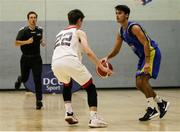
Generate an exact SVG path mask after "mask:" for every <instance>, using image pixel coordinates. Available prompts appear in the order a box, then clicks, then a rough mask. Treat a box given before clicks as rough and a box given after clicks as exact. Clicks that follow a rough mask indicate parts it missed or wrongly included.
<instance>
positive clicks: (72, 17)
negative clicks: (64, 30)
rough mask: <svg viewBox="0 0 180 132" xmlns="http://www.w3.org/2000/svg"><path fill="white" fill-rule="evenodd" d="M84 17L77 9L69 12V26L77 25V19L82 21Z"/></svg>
mask: <svg viewBox="0 0 180 132" xmlns="http://www.w3.org/2000/svg"><path fill="white" fill-rule="evenodd" d="M84 17H85V16H84V14H83V13H82V11H80V10H79V9H74V10H71V11H70V12H69V13H68V20H69V24H77V21H78V19H79V18H81V20H83V19H84Z"/></svg>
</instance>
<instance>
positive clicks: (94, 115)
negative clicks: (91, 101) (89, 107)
mask: <svg viewBox="0 0 180 132" xmlns="http://www.w3.org/2000/svg"><path fill="white" fill-rule="evenodd" d="M94 118H97V111H90V119H94Z"/></svg>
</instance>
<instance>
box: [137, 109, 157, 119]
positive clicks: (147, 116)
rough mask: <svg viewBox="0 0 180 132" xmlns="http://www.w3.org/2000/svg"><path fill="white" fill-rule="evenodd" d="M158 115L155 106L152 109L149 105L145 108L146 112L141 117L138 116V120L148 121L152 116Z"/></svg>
mask: <svg viewBox="0 0 180 132" xmlns="http://www.w3.org/2000/svg"><path fill="white" fill-rule="evenodd" d="M158 115H159V113H158V112H157V110H156V108H154V109H152V108H151V107H148V108H147V109H146V113H145V115H144V116H143V117H141V118H139V120H140V121H148V120H151V119H152V118H155V117H157V116H158Z"/></svg>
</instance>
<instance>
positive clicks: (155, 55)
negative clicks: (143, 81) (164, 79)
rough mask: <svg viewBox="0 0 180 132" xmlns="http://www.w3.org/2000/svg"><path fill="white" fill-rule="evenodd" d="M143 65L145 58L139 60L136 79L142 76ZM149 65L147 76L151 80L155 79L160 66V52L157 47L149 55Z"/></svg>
mask: <svg viewBox="0 0 180 132" xmlns="http://www.w3.org/2000/svg"><path fill="white" fill-rule="evenodd" d="M144 64H145V57H143V58H140V59H139V62H138V65H137V71H136V77H137V76H139V75H142V74H144ZM150 64H151V70H150V73H149V75H150V77H151V78H154V79H156V78H157V76H158V73H159V69H160V64H161V52H160V50H159V48H158V47H157V48H155V49H154V50H152V51H151V53H150Z"/></svg>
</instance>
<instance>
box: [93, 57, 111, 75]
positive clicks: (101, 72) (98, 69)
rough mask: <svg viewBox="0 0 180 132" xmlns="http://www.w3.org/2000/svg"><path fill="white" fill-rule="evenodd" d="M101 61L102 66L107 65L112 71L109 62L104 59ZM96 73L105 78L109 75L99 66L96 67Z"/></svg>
mask: <svg viewBox="0 0 180 132" xmlns="http://www.w3.org/2000/svg"><path fill="white" fill-rule="evenodd" d="M101 63H102V65H103V66H104V67H108V68H109V69H110V70H112V71H113V66H112V64H111V63H109V62H105V61H104V60H103V61H102V62H101ZM96 73H97V74H98V75H99V76H100V77H102V78H107V77H108V76H110V75H109V74H108V73H107V72H104V71H102V70H101V69H100V68H99V67H96Z"/></svg>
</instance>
